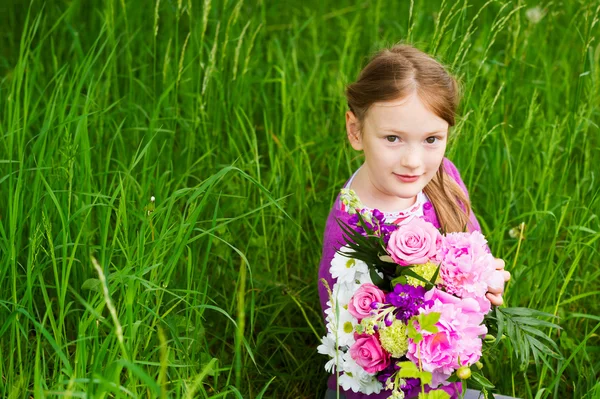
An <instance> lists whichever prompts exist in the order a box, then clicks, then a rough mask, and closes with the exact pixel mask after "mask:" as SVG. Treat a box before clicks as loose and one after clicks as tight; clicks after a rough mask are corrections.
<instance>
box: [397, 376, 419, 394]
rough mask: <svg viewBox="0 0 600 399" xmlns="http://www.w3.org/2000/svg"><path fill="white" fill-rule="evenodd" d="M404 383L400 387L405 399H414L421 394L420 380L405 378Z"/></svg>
mask: <svg viewBox="0 0 600 399" xmlns="http://www.w3.org/2000/svg"><path fill="white" fill-rule="evenodd" d="M404 381H406V383H405V384H404V385H402V386H401V387H400V389H402V391H403V392H404V397H405V398H416V397H418V396H419V393H421V380H419V379H418V378H407V379H405V380H404Z"/></svg>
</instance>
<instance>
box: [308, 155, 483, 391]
mask: <svg viewBox="0 0 600 399" xmlns="http://www.w3.org/2000/svg"><path fill="white" fill-rule="evenodd" d="M443 164H444V170H445V171H446V173H447V174H448V175H449V176H450V177H451V178H453V179H454V180H455V181H456V182H457V183H458V185H459V186H460V187H461V188H462V189H463V191H464V192H465V195H466V196H467V198H469V193H468V192H467V188H466V187H465V184H464V182H463V181H462V179H461V178H460V174H459V172H458V170H457V169H456V166H454V164H453V163H452V162H451V161H450V160H449V159H448V158H444V161H443ZM340 205H341V203H340V197H339V195H338V197H337V198H336V200H335V203H334V204H333V207H332V208H331V211H330V212H329V216H328V217H327V223H326V224H325V233H324V236H323V254H322V256H321V262H320V264H319V280H318V285H319V299H320V301H321V310H322V311H323V312H324V310H325V306H326V305H325V304H326V302H327V300H328V298H327V290H326V288H325V287H324V286H323V284H322V283H321V279H322V278H324V279H325V280H326V281H327V283H328V284H329V286H330V287H333V284H334V283H335V280H334V279H333V278H332V277H331V274H330V273H329V266H330V264H331V260H332V259H333V256H334V255H335V253H336V251H338V250H339V249H340V248H341V246H342V245H344V244H343V239H344V238H343V235H342V231H341V229H340V227H339V225H338V223H337V222H336V218H337V219H340V220H342V221H344V222H346V223H348V219H349V217H350V215H349V214H348V213H346V212H344V211H342V210H341V206H340ZM423 213H424V218H425V220H427V221H429V222H431V223H433V225H434V226H436V227H438V228H439V227H440V223H439V221H438V218H437V215H436V214H435V209H433V205H432V204H431V203H430V202H426V203H425V204H424V205H423ZM468 228H469V231H473V230H479V231H481V227H480V226H479V222H477V218H476V217H475V215H474V214H473V213H472V212H471V216H470V220H469V226H468ZM323 320H325V314H324V313H323ZM327 385H328V387H329V388H330V389H333V390H335V389H336V376H335V374H332V375H331V376H330V377H329V380H328V382H327ZM340 392H341V393H343V394H344V395H346V399H380V398H387V397H388V396H389V395H390V393H389V391H382V392H381V393H379V394H372V395H365V394H362V393H354V392H352V391H345V390H344V389H342V388H341V387H340Z"/></svg>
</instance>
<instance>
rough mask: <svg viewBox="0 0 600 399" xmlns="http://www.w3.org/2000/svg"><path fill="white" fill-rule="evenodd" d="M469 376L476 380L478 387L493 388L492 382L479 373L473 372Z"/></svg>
mask: <svg viewBox="0 0 600 399" xmlns="http://www.w3.org/2000/svg"><path fill="white" fill-rule="evenodd" d="M471 378H472V379H473V380H474V381H476V382H477V385H478V386H479V387H480V388H490V389H492V388H494V384H492V383H491V382H490V381H489V380H488V379H487V378H485V377H484V376H483V375H482V374H481V373H477V372H473V373H472V374H471Z"/></svg>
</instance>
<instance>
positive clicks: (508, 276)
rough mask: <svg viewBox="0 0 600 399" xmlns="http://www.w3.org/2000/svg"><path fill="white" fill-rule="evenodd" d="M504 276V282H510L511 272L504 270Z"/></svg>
mask: <svg viewBox="0 0 600 399" xmlns="http://www.w3.org/2000/svg"><path fill="white" fill-rule="evenodd" d="M502 274H503V275H504V281H508V280H510V272H508V271H506V270H503V271H502Z"/></svg>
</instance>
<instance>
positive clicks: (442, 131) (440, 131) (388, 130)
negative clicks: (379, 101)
mask: <svg viewBox="0 0 600 399" xmlns="http://www.w3.org/2000/svg"><path fill="white" fill-rule="evenodd" d="M383 130H385V131H386V132H392V133H397V134H408V133H406V132H403V131H402V130H397V129H383ZM439 133H444V134H445V133H447V132H446V131H445V130H436V131H434V132H428V133H424V134H423V136H431V135H432V134H439Z"/></svg>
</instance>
